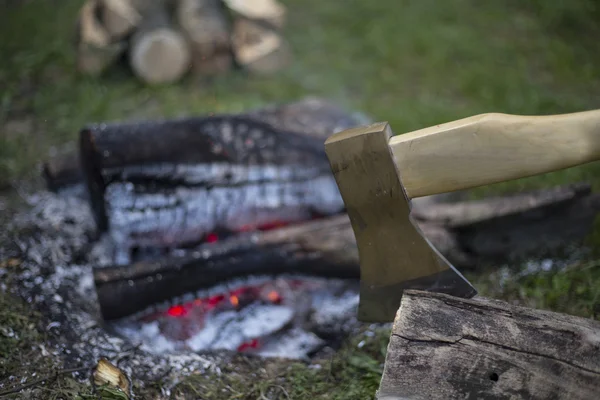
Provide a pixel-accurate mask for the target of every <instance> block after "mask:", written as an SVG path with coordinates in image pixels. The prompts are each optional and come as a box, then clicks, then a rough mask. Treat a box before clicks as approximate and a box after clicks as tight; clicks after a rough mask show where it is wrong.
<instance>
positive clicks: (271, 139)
mask: <svg viewBox="0 0 600 400" xmlns="http://www.w3.org/2000/svg"><path fill="white" fill-rule="evenodd" d="M313 102H314V101H313ZM289 107H292V105H290V106H289ZM297 107H299V108H302V106H298V105H297ZM332 108H333V107H329V109H332ZM326 109H327V107H326ZM288 112H289V113H290V114H291V115H293V114H294V111H293V110H288ZM261 113H262V114H261ZM273 116H274V114H273V111H272V110H267V109H265V110H262V111H261V110H257V111H254V112H253V115H252V116H239V115H237V116H236V115H220V116H210V117H203V118H189V119H181V120H171V121H163V122H149V123H139V124H132V123H130V124H113V125H98V126H90V127H87V128H86V129H84V130H83V131H82V132H81V135H80V153H81V158H82V165H83V170H84V175H85V178H86V182H87V187H88V190H89V194H90V200H91V204H92V208H93V211H94V216H95V219H96V222H97V226H98V229H99V232H100V233H103V232H106V231H110V234H111V235H113V236H114V239H115V242H117V243H122V244H123V249H122V251H121V253H120V255H119V256H118V258H119V260H120V261H119V262H120V263H121V264H127V263H129V262H130V260H129V258H128V256H127V254H126V253H127V252H128V251H129V250H130V249H131V248H133V247H136V246H142V247H144V246H146V247H147V246H153V247H160V248H174V247H177V246H181V245H188V244H190V243H194V242H199V241H200V240H201V239H202V237H203V235H206V234H207V233H209V232H211V231H214V230H219V229H222V230H229V231H240V230H248V229H252V228H253V227H254V226H258V225H261V224H265V223H269V222H271V221H270V220H271V219H273V218H275V219H278V220H283V221H284V222H297V221H301V220H307V219H310V218H311V215H312V214H315V213H316V214H320V215H330V214H332V213H338V212H341V211H342V210H343V202H342V200H341V197H340V196H339V193H338V191H337V186H336V184H335V181H334V180H333V177H332V175H331V172H330V168H329V163H328V161H327V157H326V155H325V152H324V149H323V140H324V136H326V135H327V134H330V133H331V132H332V130H333V129H346V128H348V127H351V126H354V125H357V124H358V123H359V121H358V120H357V119H354V118H351V117H349V116H348V114H347V113H346V114H345V116H346V118H341V116H339V118H337V117H336V116H333V117H332V118H331V119H330V125H329V129H324V125H323V124H322V125H321V126H319V127H318V129H314V130H313V132H310V129H307V131H308V133H306V132H297V131H291V130H285V129H281V128H279V126H280V125H279V126H277V124H276V123H277V122H276V121H275V124H274V123H268V122H264V120H267V119H268V118H271V119H272V120H273ZM284 119H285V118H284ZM334 122H335V123H337V125H334V124H332V123H334Z"/></svg>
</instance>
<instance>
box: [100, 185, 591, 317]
mask: <svg viewBox="0 0 600 400" xmlns="http://www.w3.org/2000/svg"><path fill="white" fill-rule="evenodd" d="M598 212H600V196H599V195H593V194H591V192H590V189H589V186H585V185H579V186H578V185H575V186H568V187H561V188H554V189H550V190H542V191H538V192H532V193H523V194H518V195H514V196H508V197H507V196H504V197H498V198H492V199H488V200H481V201H472V202H461V203H451V204H444V203H440V204H432V205H428V206H427V208H420V207H415V211H414V214H415V216H416V217H417V220H418V224H419V227H420V228H421V230H422V231H423V233H424V234H425V236H426V237H427V238H429V239H430V240H431V241H432V243H433V245H434V246H435V247H436V248H437V249H438V250H440V251H441V252H442V253H443V254H444V255H445V256H446V257H447V258H449V260H450V261H451V262H453V263H454V264H455V265H457V266H462V267H468V266H474V264H477V263H484V262H492V261H501V262H505V261H507V260H511V259H516V258H519V257H520V258H522V257H524V256H526V255H529V254H532V252H535V251H538V252H539V251H542V249H544V250H552V249H556V248H560V246H563V245H564V244H565V242H567V241H570V240H576V239H580V238H581V237H583V236H585V235H586V234H587V233H588V232H589V230H590V229H591V225H592V221H593V216H595V215H596V214H597V213H598ZM425 215H427V216H429V217H428V219H427V220H425V219H424V216H425ZM449 216H452V218H451V221H452V222H451V224H448V222H447V221H448V219H449ZM523 238H527V239H526V240H527V243H524V244H520V245H515V244H514V242H515V241H518V240H523ZM186 254H187V255H186V256H183V257H167V258H164V259H159V260H158V261H154V262H138V263H134V264H132V265H131V266H129V267H126V268H124V267H122V266H116V267H109V268H98V269H97V270H95V272H94V277H95V281H96V289H97V293H98V299H99V303H100V305H101V308H102V312H103V315H104V318H107V319H112V318H119V317H124V316H126V315H129V314H132V313H134V312H136V311H139V310H142V309H144V308H146V307H148V306H150V305H151V304H155V303H157V302H162V301H165V300H168V299H172V298H174V297H178V296H182V295H184V294H187V293H190V292H194V291H195V290H200V289H206V288H210V287H211V286H214V285H217V284H224V283H227V281H229V280H231V279H235V278H236V277H248V276H274V275H280V274H291V275H301V276H319V277H325V278H346V279H358V278H359V264H358V252H357V249H356V243H355V241H354V235H353V232H352V229H351V227H350V222H349V220H348V218H347V217H346V216H345V215H340V216H336V217H331V218H325V219H322V220H317V221H312V222H308V223H304V224H299V225H293V226H287V227H283V228H279V229H275V230H273V231H267V232H252V233H249V234H246V235H240V236H236V237H233V238H231V239H226V240H223V241H219V242H217V243H208V244H205V245H202V246H200V247H199V248H196V249H191V250H187V251H186ZM158 276H160V277H161V278H160V279H157V277H158Z"/></svg>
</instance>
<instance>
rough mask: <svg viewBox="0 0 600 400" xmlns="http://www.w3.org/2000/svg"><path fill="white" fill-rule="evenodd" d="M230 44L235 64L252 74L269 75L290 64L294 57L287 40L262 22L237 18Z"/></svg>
mask: <svg viewBox="0 0 600 400" xmlns="http://www.w3.org/2000/svg"><path fill="white" fill-rule="evenodd" d="M231 42H232V47H233V53H234V55H235V60H236V62H237V63H238V64H239V65H241V66H242V67H244V68H245V69H247V70H248V71H250V72H253V73H257V74H270V73H274V72H276V71H278V70H281V69H282V68H285V67H287V66H288V65H289V64H290V63H291V59H292V53H291V50H290V48H289V45H288V43H287V42H286V40H285V39H284V38H283V37H282V35H281V34H280V33H279V32H278V31H276V30H275V29H272V28H270V27H269V26H268V25H266V24H264V23H262V22H260V21H255V20H250V19H247V18H242V17H240V18H237V19H236V20H235V21H234V23H233V32H232V34H231Z"/></svg>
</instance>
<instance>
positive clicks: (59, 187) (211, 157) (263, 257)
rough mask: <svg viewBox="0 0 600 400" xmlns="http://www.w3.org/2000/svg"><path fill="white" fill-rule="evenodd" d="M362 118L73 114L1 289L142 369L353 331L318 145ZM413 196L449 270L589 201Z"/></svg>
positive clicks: (313, 105) (173, 367) (305, 349)
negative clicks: (67, 147)
mask: <svg viewBox="0 0 600 400" xmlns="http://www.w3.org/2000/svg"><path fill="white" fill-rule="evenodd" d="M368 121H369V120H368V119H367V118H365V117H364V116H361V115H359V114H350V113H347V112H344V111H342V110H341V109H340V108H338V107H337V106H334V105H332V104H329V103H327V102H323V101H321V100H317V99H306V100H304V101H300V102H297V103H290V104H287V105H277V106H269V107H265V108H262V109H259V110H254V111H249V112H247V113H245V114H242V115H221V116H214V115H213V116H206V117H197V118H186V119H180V120H169V121H155V122H144V123H135V122H129V123H113V124H98V125H90V126H87V127H85V128H84V129H83V130H82V132H81V136H80V138H81V141H80V146H79V148H78V150H77V151H76V153H75V154H73V153H67V154H66V155H65V154H60V153H59V154H57V156H56V157H53V158H52V159H50V160H49V161H48V162H47V163H46V164H45V166H44V176H45V178H46V182H47V184H48V187H49V188H50V190H49V191H41V192H35V193H33V194H32V195H28V194H26V193H24V192H22V193H21V195H22V197H23V198H24V199H26V200H27V201H28V202H29V204H30V208H29V209H27V210H25V211H23V212H22V213H19V214H18V215H17V216H16V217H15V218H14V219H13V221H12V222H11V224H10V226H8V227H7V229H6V230H5V231H4V232H0V234H2V235H5V234H8V235H10V238H7V239H6V240H3V241H2V243H5V244H6V243H9V244H10V246H5V247H3V248H0V252H1V253H0V256H1V257H2V260H19V261H18V263H17V262H16V264H18V267H13V268H18V273H16V274H15V283H14V284H13V285H11V289H12V290H14V291H15V292H16V293H17V294H18V295H19V296H20V297H22V298H24V299H26V300H27V301H28V302H29V303H31V304H32V307H34V308H36V309H38V310H41V311H42V312H43V315H44V318H45V319H47V326H48V328H47V329H48V332H49V333H50V334H51V337H52V338H53V339H52V340H53V342H52V343H49V346H50V345H52V346H53V347H52V349H53V350H52V351H53V352H56V353H57V354H63V355H64V356H65V357H66V359H67V361H68V362H67V364H74V365H81V364H82V363H84V362H85V363H92V362H96V361H97V360H98V359H99V358H100V357H106V358H108V359H118V360H122V359H124V358H126V359H127V360H128V362H127V363H126V364H127V365H128V367H127V368H130V370H129V372H131V369H132V368H135V369H136V371H135V373H136V375H137V376H144V377H146V378H147V379H150V380H151V379H159V377H163V376H165V375H166V374H169V373H171V372H172V373H174V374H177V373H178V371H179V372H181V371H183V370H186V369H187V371H202V370H205V369H211V368H213V369H216V368H218V366H219V365H222V364H221V363H223V362H227V361H226V359H227V357H228V355H230V354H237V353H244V354H254V355H259V356H263V357H285V358H297V359H307V358H310V357H313V356H318V355H319V354H321V355H322V354H327V353H326V352H327V351H328V348H332V347H333V348H335V346H336V345H337V344H338V343H339V342H341V340H343V339H344V338H345V337H346V336H348V335H349V334H351V333H352V332H355V331H356V329H357V328H359V327H361V326H360V325H359V323H358V322H357V320H356V317H355V316H356V308H357V304H358V287H359V267H358V253H357V248H356V244H355V241H354V236H353V232H352V229H351V227H350V223H349V219H348V217H347V215H346V214H345V213H344V209H343V205H342V204H341V200H340V198H339V193H338V192H337V191H336V190H335V182H333V179H332V178H331V175H330V172H329V170H328V167H327V165H326V163H327V161H326V158H325V155H324V154H323V146H322V144H323V141H324V137H325V136H327V135H329V134H331V132H336V131H339V130H342V129H345V128H348V127H351V126H355V125H359V124H366V123H368ZM78 160H81V162H79V161H78ZM225 193H229V195H230V196H231V197H229V200H231V199H233V200H235V199H237V200H236V201H233V200H232V201H228V200H227V199H228V196H226V195H224V194H225ZM213 195H214V197H213ZM221 196H222V197H221ZM199 199H200V200H199ZM246 199H247V200H248V201H242V200H246ZM259 200H260V201H259ZM413 205H414V208H413V217H414V220H415V223H417V224H418V225H419V227H420V229H421V230H422V231H423V232H424V234H425V235H426V236H427V237H428V239H430V240H431V242H432V243H433V245H434V246H435V247H436V248H437V249H439V250H440V252H442V253H443V254H444V255H445V256H446V257H448V259H450V260H451V261H452V262H453V263H454V264H455V265H457V266H459V267H460V268H467V267H472V266H473V265H477V264H479V263H481V264H483V263H490V262H495V263H496V265H498V263H505V262H507V260H514V259H523V258H524V257H526V256H528V255H530V254H531V252H532V251H535V252H537V253H538V254H540V253H544V252H545V251H546V250H548V249H552V248H553V249H557V248H562V247H563V246H564V244H565V243H568V242H572V241H574V240H578V239H580V238H582V237H584V236H585V235H586V234H587V232H589V229H590V227H591V221H593V217H594V216H595V215H597V213H598V210H600V202H599V201H598V195H597V194H594V193H592V192H591V190H590V188H589V186H588V185H585V184H579V185H569V186H565V187H557V188H553V189H548V190H542V191H537V192H529V193H520V194H517V195H512V196H503V197H498V198H489V199H485V200H481V201H462V202H461V201H458V202H456V201H455V202H452V203H447V202H439V201H429V200H427V199H424V200H423V201H417V202H415V203H414V204H413ZM559 228H560V229H559ZM544 254H545V253H544ZM538 259H539V257H538ZM13 264H14V263H12V262H11V263H10V265H13ZM552 264H553V265H554V264H555V263H552ZM7 265H8V264H7ZM3 273H4V269H0V274H3Z"/></svg>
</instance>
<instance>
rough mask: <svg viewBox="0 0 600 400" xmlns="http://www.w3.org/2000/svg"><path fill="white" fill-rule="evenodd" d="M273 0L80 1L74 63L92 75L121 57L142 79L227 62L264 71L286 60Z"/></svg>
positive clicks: (174, 76) (281, 15)
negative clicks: (81, 2)
mask: <svg viewBox="0 0 600 400" xmlns="http://www.w3.org/2000/svg"><path fill="white" fill-rule="evenodd" d="M285 16H286V10H285V7H284V6H283V5H282V4H280V3H278V2H277V0H87V1H86V3H85V4H84V5H83V6H82V8H81V10H80V12H79V19H78V23H77V67H78V69H79V71H81V72H82V73H85V74H89V75H98V74H100V73H102V72H103V71H105V70H106V69H107V68H108V67H110V66H111V65H113V64H115V63H116V62H117V61H118V60H122V59H125V60H126V61H127V63H128V64H129V66H130V67H131V69H132V71H133V73H134V74H135V75H136V76H137V77H138V78H139V79H140V80H142V81H143V82H145V83H148V84H158V83H169V82H175V81H177V80H179V79H180V78H182V77H183V76H185V75H186V74H188V73H193V74H198V75H215V74H221V73H225V72H227V71H229V70H231V69H232V68H234V67H235V66H238V67H241V68H243V69H246V70H248V71H250V72H252V73H258V74H268V73H272V72H275V71H278V70H280V69H282V68H284V67H285V66H287V65H288V64H289V61H290V59H291V52H290V49H289V46H288V44H287V42H286V41H285V39H284V38H283V36H282V29H283V26H284V23H285Z"/></svg>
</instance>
